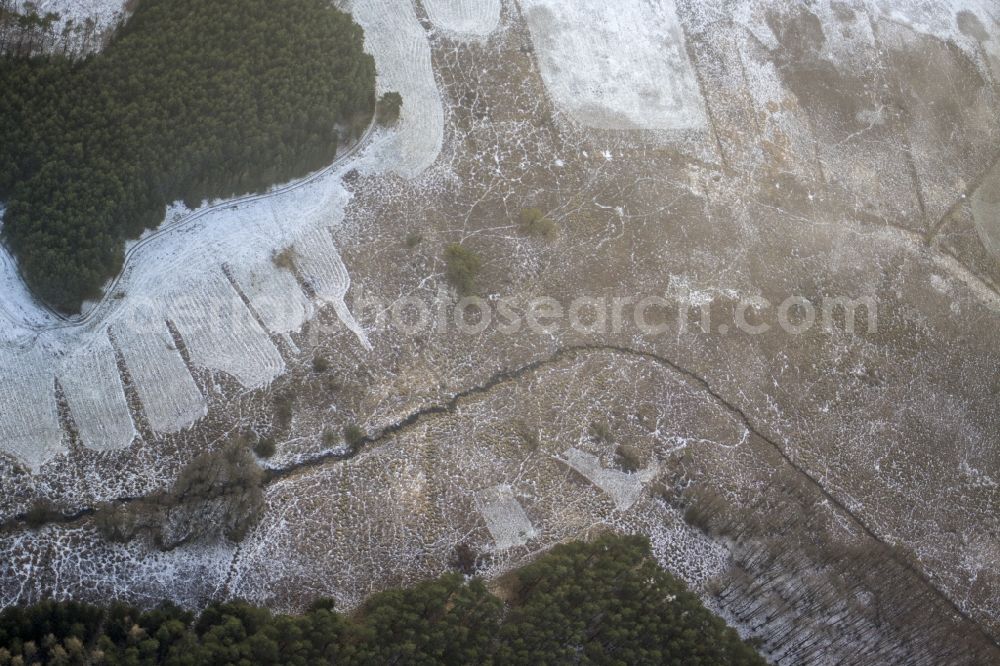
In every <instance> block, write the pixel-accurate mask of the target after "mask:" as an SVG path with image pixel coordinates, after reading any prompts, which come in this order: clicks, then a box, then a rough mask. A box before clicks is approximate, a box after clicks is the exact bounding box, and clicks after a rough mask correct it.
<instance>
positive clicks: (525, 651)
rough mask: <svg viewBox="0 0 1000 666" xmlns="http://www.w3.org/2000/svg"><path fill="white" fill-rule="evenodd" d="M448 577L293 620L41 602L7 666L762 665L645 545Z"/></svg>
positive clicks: (20, 624)
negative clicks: (489, 578) (494, 574)
mask: <svg viewBox="0 0 1000 666" xmlns="http://www.w3.org/2000/svg"><path fill="white" fill-rule="evenodd" d="M499 587H500V588H502V590H503V594H502V596H503V599H501V598H500V596H497V595H495V594H492V593H491V592H490V591H489V589H487V587H486V584H485V583H484V582H483V581H481V580H479V579H476V578H467V577H464V576H462V575H460V574H457V573H452V574H446V575H443V576H441V577H439V578H437V579H434V580H430V581H426V582H422V583H419V584H417V585H414V586H412V587H409V588H405V589H394V590H389V591H386V592H382V593H380V594H377V595H375V596H373V597H372V598H371V599H369V600H368V602H367V603H365V604H364V605H363V606H362V607H361V608H360V609H358V610H357V611H356V612H354V613H351V614H344V613H339V612H337V611H336V610H335V609H334V606H333V603H332V602H331V601H328V600H326V601H319V602H316V603H314V604H313V605H312V606H311V607H310V608H309V610H308V611H307V612H305V613H303V614H301V615H276V614H273V613H271V612H270V611H268V610H267V609H265V608H259V607H255V606H252V605H250V604H247V603H243V602H232V603H225V604H213V605H211V606H209V607H208V608H207V609H206V610H205V611H204V612H202V613H201V615H200V616H197V617H196V616H195V615H193V614H191V613H188V612H185V611H183V610H181V609H179V608H177V607H175V606H171V605H164V606H161V607H159V608H157V609H155V610H152V611H147V612H143V611H140V610H139V609H137V608H134V607H130V606H127V605H124V604H114V605H112V606H110V607H108V608H100V607H96V606H91V605H87V604H81V603H74V602H69V603H55V602H44V603H41V604H38V605H35V606H30V607H15V608H10V609H7V610H6V611H4V612H3V614H0V665H3V666H6V665H8V664H11V665H13V664H17V665H18V666H20V665H21V664H34V663H37V664H65V665H70V664H107V665H109V666H117V665H126V664H128V665H139V664H171V665H178V666H181V665H192V666H193V665H196V664H197V665H200V664H248V665H249V664H254V665H259V666H266V665H268V664H276V665H277V664H281V665H283V666H284V665H288V666H295V665H299V664H301V665H303V666H305V665H309V666H312V665H314V664H334V663H336V664H372V665H374V664H392V663H406V664H557V663H559V664H565V663H575V664H657V665H659V664H685V665H686V666H721V665H724V664H732V665H739V666H742V665H750V664H754V665H757V664H764V663H765V662H764V661H763V659H761V657H760V656H759V655H757V653H756V652H754V650H753V649H751V648H750V647H749V646H747V645H746V644H745V643H744V642H742V641H741V640H740V639H739V637H738V636H737V634H736V632H735V631H733V630H732V629H731V628H729V627H727V626H726V624H725V623H724V622H723V621H722V620H721V619H720V618H719V617H717V616H715V615H713V614H712V613H711V612H709V611H708V610H707V609H706V608H705V607H704V606H703V605H702V604H701V602H700V601H699V600H698V597H697V596H695V595H694V594H693V593H692V592H690V591H689V590H688V589H687V588H686V587H685V586H684V584H683V583H682V582H680V581H678V580H677V579H675V578H674V577H672V576H671V575H670V574H668V573H667V572H665V571H664V570H663V569H661V568H660V567H659V565H658V564H657V563H656V561H655V560H654V559H653V558H652V556H651V554H650V548H649V542H648V541H647V540H645V539H644V538H640V537H617V536H611V535H605V536H602V537H600V538H598V539H597V540H595V541H593V542H591V543H583V542H577V543H570V544H565V545H560V546H556V547H555V548H554V549H553V550H552V551H550V552H549V553H548V554H546V555H543V556H542V557H540V558H539V559H538V560H537V561H535V562H534V563H532V564H529V565H528V566H526V567H524V568H522V569H519V570H516V571H514V572H512V573H510V574H508V575H507V576H506V577H505V578H503V579H501V580H500V581H499Z"/></svg>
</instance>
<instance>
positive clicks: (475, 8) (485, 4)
mask: <svg viewBox="0 0 1000 666" xmlns="http://www.w3.org/2000/svg"><path fill="white" fill-rule="evenodd" d="M423 6H424V11H426V12H427V16H428V18H430V20H431V22H432V23H433V24H434V25H435V26H436V27H438V28H440V29H441V30H443V31H445V32H449V33H454V34H456V35H458V36H460V37H472V38H482V37H486V36H487V35H489V34H490V33H491V32H493V31H494V30H496V29H497V26H498V25H500V8H501V6H500V0H423Z"/></svg>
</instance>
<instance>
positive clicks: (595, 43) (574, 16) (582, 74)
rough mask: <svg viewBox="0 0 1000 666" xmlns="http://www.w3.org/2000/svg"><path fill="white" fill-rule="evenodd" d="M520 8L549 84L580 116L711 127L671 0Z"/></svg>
mask: <svg viewBox="0 0 1000 666" xmlns="http://www.w3.org/2000/svg"><path fill="white" fill-rule="evenodd" d="M521 7H522V8H523V10H524V12H525V14H526V16H527V19H528V27H529V29H530V31H531V38H532V41H533V42H534V44H535V49H536V51H537V53H538V59H539V62H540V64H541V68H542V78H543V79H544V81H545V86H546V88H547V89H548V91H549V93H550V94H551V95H552V98H553V100H554V101H555V103H556V104H557V105H558V106H559V108H560V109H562V110H563V111H564V112H566V113H568V114H569V115H570V116H571V117H572V118H573V119H574V120H576V121H577V122H579V123H581V124H582V125H585V126H587V127H594V128H598V129H614V130H622V129H646V130H693V129H701V128H703V127H704V126H705V124H706V115H705V109H704V106H703V103H702V99H701V93H700V91H699V89H698V82H697V79H696V78H695V73H694V69H693V68H692V66H691V63H690V61H689V60H688V57H687V53H686V51H685V46H684V34H683V31H682V30H681V25H680V21H679V19H678V18H677V10H676V8H675V6H674V2H673V0H655V1H653V2H650V1H648V0H622V2H616V3H608V2H604V1H603V0H572V1H569V0H521ZM622 35H628V36H629V43H628V48H623V44H622Z"/></svg>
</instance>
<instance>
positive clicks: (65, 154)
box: [0, 0, 375, 311]
mask: <svg viewBox="0 0 1000 666" xmlns="http://www.w3.org/2000/svg"><path fill="white" fill-rule="evenodd" d="M0 1H4V0H0ZM10 11H11V10H10V8H9V2H8V6H4V12H5V14H4V16H5V17H7V16H9V14H10ZM4 20H5V21H6V20H8V19H7V18H5V19H4ZM8 39H9V37H8ZM20 39H25V38H24V37H21V38H20ZM363 43H364V34H363V31H362V29H361V27H360V26H358V25H357V24H356V23H354V22H353V21H352V20H351V18H350V16H349V15H348V14H345V13H344V12H341V11H339V10H337V9H335V8H334V7H332V6H331V5H330V4H329V3H328V2H325V1H324V0H213V2H203V1H201V0H143V2H141V3H140V4H139V5H138V7H137V8H136V11H135V12H134V14H133V15H132V17H131V18H130V19H129V20H128V22H126V23H125V24H124V25H123V26H122V27H121V28H119V30H118V31H117V32H116V34H115V36H114V37H113V39H112V40H111V41H110V43H109V44H108V46H107V48H106V49H105V50H103V51H102V52H100V53H97V54H92V55H88V56H85V57H80V58H74V59H71V58H67V57H62V56H57V55H51V54H49V55H37V54H35V55H23V54H22V51H24V50H27V52H28V53H29V54H31V53H34V49H33V48H26V47H23V48H15V49H11V48H8V49H7V55H4V56H0V90H3V91H4V93H3V95H2V96H0V145H2V146H4V150H3V151H2V152H0V202H4V203H5V204H6V213H5V216H4V219H3V231H2V240H3V241H4V243H5V244H6V245H7V246H8V248H9V249H10V250H11V251H12V252H13V253H14V255H15V256H16V257H17V259H18V263H19V268H20V270H21V273H22V275H23V276H24V278H25V280H26V281H27V283H28V284H29V286H30V287H32V289H33V290H34V291H35V293H36V294H37V295H38V296H39V297H40V298H42V299H43V300H45V301H46V302H48V303H49V304H50V305H52V306H54V307H57V308H59V309H62V310H64V311H75V310H78V309H79V307H80V304H81V302H82V301H83V300H85V299H88V298H94V297H97V296H99V295H100V289H101V285H102V284H103V283H104V282H105V281H106V280H107V279H108V278H109V277H111V276H112V275H113V274H114V273H116V272H117V271H118V270H119V269H120V267H121V263H122V260H123V243H124V240H125V239H127V238H130V237H135V236H137V235H138V234H140V233H141V232H142V231H143V230H145V229H148V228H151V227H154V226H156V225H158V224H159V223H160V222H161V221H162V218H163V214H164V209H165V206H166V205H167V204H168V203H170V202H173V201H177V200H183V201H185V202H186V203H187V204H188V205H189V206H197V205H199V204H200V203H201V202H203V201H204V200H206V199H214V198H222V197H230V196H235V195H240V194H245V193H249V192H259V191H263V190H266V189H267V188H268V187H270V186H271V185H274V184H276V183H279V182H284V181H288V180H290V179H293V178H296V177H300V176H303V175H305V174H307V173H309V172H310V171H313V170H316V169H318V168H320V167H322V166H324V165H326V164H328V163H329V162H331V161H332V160H333V158H334V156H335V154H336V150H337V146H338V144H339V143H340V140H341V138H342V136H343V135H344V134H345V133H348V134H349V133H352V132H353V133H357V132H359V130H360V128H363V127H364V126H365V125H366V124H367V123H368V121H369V119H370V118H371V117H372V114H373V113H374V108H375V94H374V85H375V64H374V60H373V59H372V57H371V56H370V55H367V54H365V53H364V51H363ZM0 50H2V49H0Z"/></svg>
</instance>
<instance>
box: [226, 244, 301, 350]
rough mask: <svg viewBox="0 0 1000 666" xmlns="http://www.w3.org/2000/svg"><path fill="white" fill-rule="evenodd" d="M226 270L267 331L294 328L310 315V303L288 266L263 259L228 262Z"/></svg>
mask: <svg viewBox="0 0 1000 666" xmlns="http://www.w3.org/2000/svg"><path fill="white" fill-rule="evenodd" d="M230 272H231V274H232V276H233V279H234V280H235V281H236V284H237V285H239V288H240V290H241V291H242V292H243V294H244V295H245V296H246V297H247V300H248V301H250V305H251V306H253V309H254V311H256V312H257V314H258V315H259V316H260V319H261V321H263V322H264V326H266V327H267V330H268V331H270V332H271V333H274V334H278V335H280V334H282V333H292V332H294V331H298V330H299V329H301V328H302V325H303V324H304V323H305V322H306V320H307V319H309V318H310V317H311V316H312V313H313V308H312V303H311V302H310V301H309V298H308V297H307V296H306V295H305V294H304V293H303V292H302V289H301V288H299V283H298V281H297V280H296V279H295V275H294V274H293V273H292V272H291V270H287V269H284V268H279V267H277V266H275V265H274V262H273V261H271V260H270V259H265V260H264V261H262V262H260V263H258V264H256V265H232V266H230Z"/></svg>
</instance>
